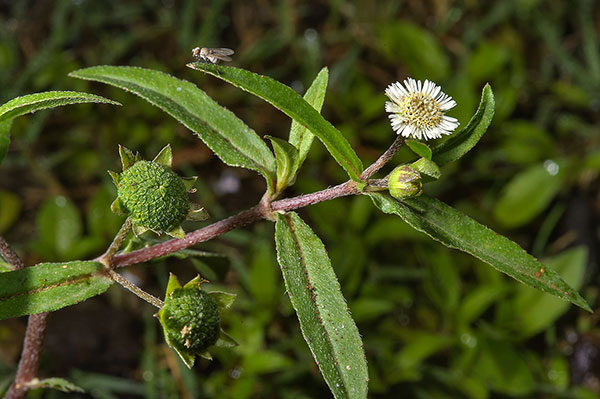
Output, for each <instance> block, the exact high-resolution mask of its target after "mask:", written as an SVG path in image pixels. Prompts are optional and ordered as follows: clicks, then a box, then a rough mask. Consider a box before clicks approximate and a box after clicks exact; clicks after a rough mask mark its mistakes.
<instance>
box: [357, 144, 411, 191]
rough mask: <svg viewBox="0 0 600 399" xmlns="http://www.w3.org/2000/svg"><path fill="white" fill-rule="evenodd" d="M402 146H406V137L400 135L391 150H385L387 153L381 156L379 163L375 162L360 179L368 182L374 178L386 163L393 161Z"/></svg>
mask: <svg viewBox="0 0 600 399" xmlns="http://www.w3.org/2000/svg"><path fill="white" fill-rule="evenodd" d="M402 144H404V137H402V136H400V135H398V137H396V140H394V142H393V143H392V145H391V146H390V148H388V149H387V150H385V152H384V153H383V154H381V156H380V157H379V158H378V159H377V161H375V162H373V164H372V165H370V166H369V167H368V168H367V169H365V170H364V171H363V172H362V173H361V175H360V178H361V179H363V180H366V179H368V178H370V177H371V176H373V175H374V174H375V173H376V172H377V171H378V170H379V169H381V168H382V167H383V166H384V165H385V164H386V163H388V162H389V161H390V160H391V159H392V157H393V156H394V154H396V152H397V151H398V150H399V149H400V147H402Z"/></svg>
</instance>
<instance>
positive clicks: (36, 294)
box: [0, 261, 113, 319]
mask: <svg viewBox="0 0 600 399" xmlns="http://www.w3.org/2000/svg"><path fill="white" fill-rule="evenodd" d="M112 283H113V281H112V280H111V279H110V278H109V277H108V276H106V275H105V274H104V266H103V265H102V264H100V263H97V262H87V261H75V262H65V263H40V264H39V265H36V266H32V267H28V268H25V269H21V270H15V271H11V272H6V273H0V298H2V300H1V301H0V319H6V318H9V317H18V316H23V315H28V314H36V313H42V312H51V311H54V310H58V309H61V308H64V307H65V306H70V305H74V304H77V303H80V302H81V301H84V300H86V299H88V298H91V297H93V296H96V295H100V294H102V293H103V292H105V291H106V290H107V289H108V287H110V286H111V285H112Z"/></svg>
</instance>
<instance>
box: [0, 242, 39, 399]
mask: <svg viewBox="0 0 600 399" xmlns="http://www.w3.org/2000/svg"><path fill="white" fill-rule="evenodd" d="M0 253H1V254H2V257H3V258H4V259H6V261H7V262H8V263H9V264H10V265H11V266H12V267H13V268H14V270H19V269H24V268H25V264H24V263H23V261H22V260H21V259H20V258H19V257H18V256H17V254H16V253H15V252H14V251H13V250H12V248H11V247H10V245H8V243H7V242H6V240H5V239H4V238H2V237H0ZM47 320H48V313H40V314H36V315H32V316H29V319H28V320H27V331H26V332H25V340H24V342H23V350H22V352H21V359H20V360H19V366H18V368H17V374H16V376H15V380H14V381H13V383H12V384H11V386H10V387H9V388H8V391H7V392H6V396H5V397H4V398H5V399H23V398H24V397H25V395H27V391H29V387H28V386H27V385H26V384H27V383H28V382H29V381H31V380H32V379H34V378H35V377H36V376H37V372H38V368H39V365H40V355H41V353H42V344H43V342H44V332H45V331H46V321H47Z"/></svg>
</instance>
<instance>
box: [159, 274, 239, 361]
mask: <svg viewBox="0 0 600 399" xmlns="http://www.w3.org/2000/svg"><path fill="white" fill-rule="evenodd" d="M205 281H206V280H203V279H202V278H201V277H200V276H198V277H196V278H195V279H193V280H192V281H190V282H188V283H187V284H186V285H184V286H183V287H182V286H181V285H180V284H179V281H178V280H177V277H175V276H174V275H173V274H171V277H170V278H169V282H168V284H167V293H166V295H165V302H164V305H163V307H162V308H161V309H160V310H159V312H158V313H157V314H156V315H155V316H157V317H158V320H159V321H160V324H161V325H162V327H163V331H164V333H165V340H166V341H167V345H169V346H170V347H171V348H173V349H175V351H176V352H177V354H179V356H180V357H181V359H182V360H183V362H184V363H185V364H186V366H188V367H189V368H192V366H193V365H194V361H195V358H196V356H201V357H203V358H205V359H209V360H210V359H212V356H211V355H210V353H209V352H208V348H209V347H211V346H213V345H214V346H222V347H226V348H231V347H233V346H236V345H237V342H235V340H234V339H233V338H231V337H230V336H229V335H228V334H227V333H226V332H225V331H223V329H222V328H221V312H223V311H224V310H226V309H227V308H229V307H230V306H231V304H232V303H233V300H234V299H235V295H234V294H229V293H227V292H220V291H211V292H208V291H204V290H203V289H202V288H201V287H200V286H201V284H202V283H203V282H205Z"/></svg>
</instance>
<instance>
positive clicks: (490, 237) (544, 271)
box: [369, 193, 592, 312]
mask: <svg viewBox="0 0 600 399" xmlns="http://www.w3.org/2000/svg"><path fill="white" fill-rule="evenodd" d="M369 195H370V196H371V198H372V199H373V203H374V204H375V205H376V206H377V207H378V208H379V209H381V210H382V211H383V212H385V213H389V214H396V215H398V216H400V217H401V218H402V220H404V221H405V222H406V223H408V224H410V225H411V226H412V227H413V228H415V229H417V230H419V231H422V232H424V233H426V234H427V235H429V236H430V237H431V238H433V239H435V240H437V241H440V242H441V243H442V244H444V245H446V246H448V247H451V248H456V249H459V250H461V251H464V252H467V253H469V254H471V255H473V256H475V257H476V258H479V259H481V260H483V261H484V262H486V263H488V264H490V265H491V266H493V267H494V268H495V269H497V270H499V271H501V272H503V273H506V274H508V275H509V276H511V277H513V278H515V279H517V280H519V281H520V282H522V283H524V284H526V285H529V286H531V287H536V288H537V289H539V290H541V291H543V292H546V293H549V294H553V295H556V296H558V297H560V298H563V299H566V300H567V301H569V302H572V303H573V304H575V305H577V306H579V307H581V308H583V309H585V310H588V311H590V312H591V311H592V309H591V308H590V306H589V305H588V304H587V302H586V301H585V300H584V299H583V298H582V297H581V295H579V293H578V292H577V291H576V290H574V289H573V288H572V287H570V286H569V285H568V284H567V283H566V282H565V281H564V280H563V279H562V278H561V277H560V275H559V274H557V273H556V272H555V271H554V270H552V269H550V268H548V267H546V266H544V265H543V264H541V263H540V262H538V261H537V260H536V259H535V258H534V257H533V256H531V255H529V254H527V253H526V252H524V251H523V249H522V248H521V247H519V246H518V245H517V244H515V243H514V242H512V241H510V240H509V239H507V238H506V237H503V236H501V235H498V234H497V233H495V232H494V231H492V230H490V229H488V228H487V227H485V226H483V225H481V224H479V223H477V222H476V221H475V220H473V219H471V218H469V217H467V216H465V215H463V214H461V213H460V212H458V211H457V210H455V209H453V208H451V207H449V206H448V205H446V204H444V203H442V202H440V201H438V200H436V199H434V198H430V197H427V196H421V197H419V198H412V199H406V200H404V202H398V201H396V200H394V199H392V198H390V197H388V196H386V195H384V194H379V193H370V194H369Z"/></svg>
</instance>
